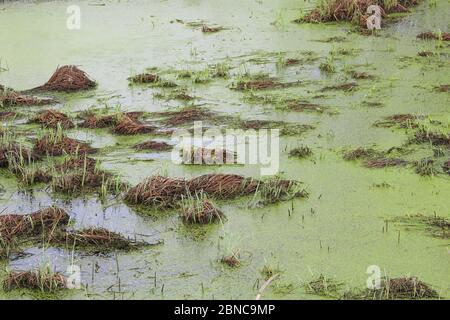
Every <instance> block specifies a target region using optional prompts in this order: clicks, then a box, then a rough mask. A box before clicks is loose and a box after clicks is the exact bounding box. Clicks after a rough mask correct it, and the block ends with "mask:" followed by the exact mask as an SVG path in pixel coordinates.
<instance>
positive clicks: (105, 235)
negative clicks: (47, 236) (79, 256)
mask: <svg viewBox="0 0 450 320" xmlns="http://www.w3.org/2000/svg"><path fill="white" fill-rule="evenodd" d="M51 242H52V243H57V244H65V245H66V246H67V247H69V248H72V247H83V248H88V249H93V250H95V251H102V252H105V251H111V250H131V249H134V248H138V247H140V246H142V245H145V243H144V242H138V241H136V240H133V239H129V238H126V237H124V236H123V235H121V234H119V233H115V232H112V231H109V230H107V229H105V228H88V229H83V230H73V231H66V232H59V233H56V234H54V235H53V236H52V238H51Z"/></svg>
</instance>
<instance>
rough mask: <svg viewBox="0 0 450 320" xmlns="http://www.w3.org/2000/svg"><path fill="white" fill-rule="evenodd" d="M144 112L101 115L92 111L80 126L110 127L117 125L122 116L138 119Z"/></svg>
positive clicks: (93, 127) (91, 127)
mask: <svg viewBox="0 0 450 320" xmlns="http://www.w3.org/2000/svg"><path fill="white" fill-rule="evenodd" d="M142 114H143V113H142V112H125V113H123V114H120V113H119V114H110V115H105V116H100V115H96V114H95V113H90V114H88V115H87V117H85V118H84V121H83V122H82V123H81V124H80V127H82V128H89V129H96V128H109V127H113V126H115V125H116V124H117V122H118V121H119V119H120V118H121V117H122V116H126V117H128V118H130V119H132V120H137V119H138V118H139V117H140V116H141V115H142Z"/></svg>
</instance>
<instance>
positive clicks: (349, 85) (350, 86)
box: [322, 82, 358, 92]
mask: <svg viewBox="0 0 450 320" xmlns="http://www.w3.org/2000/svg"><path fill="white" fill-rule="evenodd" d="M356 87H358V85H357V84H356V83H355V82H349V83H342V84H336V85H332V86H326V87H324V88H323V89H322V91H330V90H342V91H346V92H349V91H353V90H354V89H355V88H356Z"/></svg>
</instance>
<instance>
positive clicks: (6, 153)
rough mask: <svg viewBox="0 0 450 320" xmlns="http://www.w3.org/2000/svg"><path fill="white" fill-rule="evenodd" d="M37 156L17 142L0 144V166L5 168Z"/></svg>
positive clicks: (24, 162)
mask: <svg viewBox="0 0 450 320" xmlns="http://www.w3.org/2000/svg"><path fill="white" fill-rule="evenodd" d="M37 158H38V157H36V156H35V155H33V154H31V153H30V151H29V150H28V149H26V148H24V147H22V146H21V145H19V144H16V143H8V144H3V145H0V168H6V167H8V166H10V165H14V164H21V163H23V164H26V163H29V162H31V161H32V160H34V159H37Z"/></svg>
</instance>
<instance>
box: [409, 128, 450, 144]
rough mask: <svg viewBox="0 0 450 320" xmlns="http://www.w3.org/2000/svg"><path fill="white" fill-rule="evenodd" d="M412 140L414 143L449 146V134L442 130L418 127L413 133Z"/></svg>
mask: <svg viewBox="0 0 450 320" xmlns="http://www.w3.org/2000/svg"><path fill="white" fill-rule="evenodd" d="M413 140H414V142H416V143H431V144H433V145H436V146H446V147H450V135H448V134H445V133H442V132H433V131H427V130H425V129H420V130H418V131H417V132H416V133H415V134H414V138H413Z"/></svg>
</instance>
